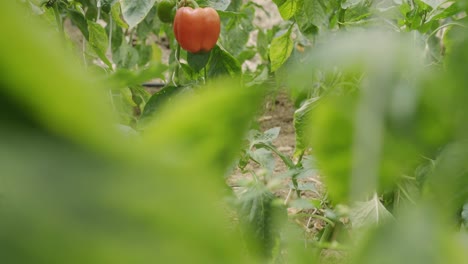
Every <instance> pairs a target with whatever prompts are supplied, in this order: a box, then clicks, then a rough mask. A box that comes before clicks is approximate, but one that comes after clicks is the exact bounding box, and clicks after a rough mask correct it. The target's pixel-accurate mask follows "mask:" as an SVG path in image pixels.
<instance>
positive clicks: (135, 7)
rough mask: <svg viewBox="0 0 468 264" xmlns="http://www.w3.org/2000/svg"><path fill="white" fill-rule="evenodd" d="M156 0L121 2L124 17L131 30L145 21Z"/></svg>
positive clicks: (124, 0)
mask: <svg viewBox="0 0 468 264" xmlns="http://www.w3.org/2000/svg"><path fill="white" fill-rule="evenodd" d="M155 2H156V0H120V6H121V8H122V15H123V18H124V19H125V21H126V22H127V24H128V26H129V27H130V28H133V27H135V26H136V25H138V24H139V23H140V22H141V21H142V20H143V19H145V17H146V15H147V14H148V12H149V11H150V10H151V8H153V6H154V3H155Z"/></svg>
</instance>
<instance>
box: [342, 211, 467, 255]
mask: <svg viewBox="0 0 468 264" xmlns="http://www.w3.org/2000/svg"><path fill="white" fill-rule="evenodd" d="M450 225H451V224H449V223H447V222H445V221H443V220H442V219H441V215H440V214H438V213H437V210H434V207H431V206H429V205H426V204H424V205H419V206H417V207H410V208H407V209H406V210H405V211H404V212H402V213H401V215H400V217H399V218H398V219H397V220H396V221H388V222H387V223H385V224H383V225H380V226H378V227H377V228H375V229H371V230H370V231H368V232H367V233H365V235H363V236H362V239H356V240H357V242H358V243H357V247H356V248H355V250H353V252H352V253H351V257H350V261H349V263H351V264H375V263H382V264H397V263H412V264H446V263H464V262H465V261H466V244H464V243H465V242H461V241H460V239H459V235H458V234H459V231H458V232H456V231H454V230H453V229H452V230H450V228H446V227H447V226H450ZM462 241H463V240H462ZM389 250H391V251H389ZM390 252H391V253H390Z"/></svg>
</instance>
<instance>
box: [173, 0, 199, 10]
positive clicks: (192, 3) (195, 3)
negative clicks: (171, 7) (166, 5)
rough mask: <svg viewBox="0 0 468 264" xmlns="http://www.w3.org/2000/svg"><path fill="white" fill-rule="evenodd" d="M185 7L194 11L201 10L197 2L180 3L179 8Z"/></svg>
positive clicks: (191, 0) (185, 0)
mask: <svg viewBox="0 0 468 264" xmlns="http://www.w3.org/2000/svg"><path fill="white" fill-rule="evenodd" d="M185 6H188V7H191V8H193V9H195V8H199V6H198V4H197V2H195V1H194V0H182V1H180V2H179V6H178V7H179V8H181V7H185Z"/></svg>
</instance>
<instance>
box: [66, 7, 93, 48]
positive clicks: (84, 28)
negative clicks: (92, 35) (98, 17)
mask: <svg viewBox="0 0 468 264" xmlns="http://www.w3.org/2000/svg"><path fill="white" fill-rule="evenodd" d="M68 16H69V18H70V19H71V21H72V22H73V24H75V25H76V26H77V27H78V28H79V29H80V31H81V33H82V34H83V36H84V37H85V39H86V40H88V41H89V31H88V22H87V21H86V18H85V17H84V15H83V14H81V13H80V12H77V11H75V10H68Z"/></svg>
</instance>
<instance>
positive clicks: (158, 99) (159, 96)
mask: <svg viewBox="0 0 468 264" xmlns="http://www.w3.org/2000/svg"><path fill="white" fill-rule="evenodd" d="M180 91H181V88H180V87H176V86H166V87H164V88H163V89H162V90H160V91H158V92H156V93H155V94H153V95H152V96H151V98H150V99H149V100H148V102H147V103H146V105H145V109H144V110H143V113H142V114H141V117H140V122H139V126H140V127H142V126H144V124H145V122H147V121H148V120H147V119H148V118H151V117H153V116H154V115H155V114H157V112H158V111H159V110H160V109H161V107H162V106H164V105H165V104H166V103H168V102H169V101H170V100H171V99H172V98H173V97H174V96H175V95H176V94H178V93H179V92H180Z"/></svg>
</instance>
